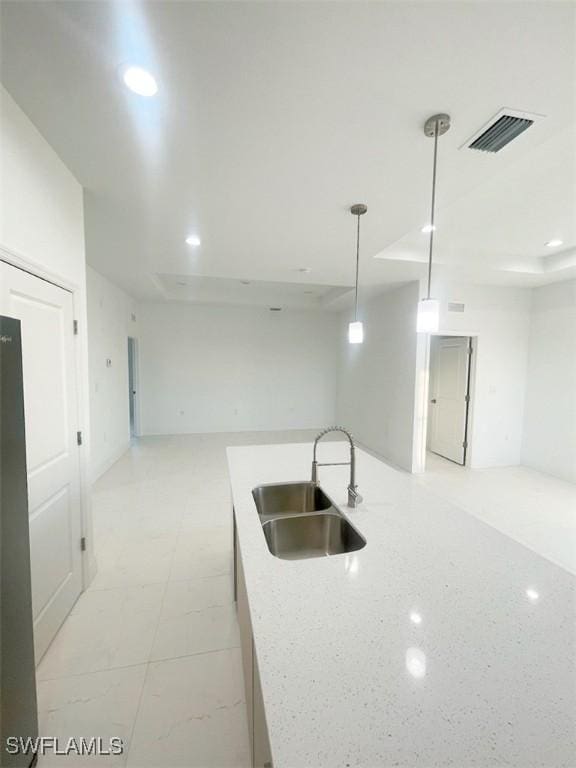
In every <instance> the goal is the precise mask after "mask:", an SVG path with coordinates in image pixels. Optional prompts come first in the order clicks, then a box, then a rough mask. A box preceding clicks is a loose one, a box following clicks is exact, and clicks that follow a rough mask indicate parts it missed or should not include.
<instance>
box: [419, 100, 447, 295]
mask: <svg viewBox="0 0 576 768" xmlns="http://www.w3.org/2000/svg"><path fill="white" fill-rule="evenodd" d="M449 128H450V115H444V114H440V115H433V116H432V117H429V118H428V120H426V123H425V124H424V133H425V134H426V136H429V137H434V160H433V164H432V201H431V204H430V225H429V226H430V241H429V245H428V290H427V292H426V298H427V299H429V298H430V289H431V286H432V254H433V252H434V226H435V225H434V221H435V213H436V175H437V164H438V137H439V136H442V135H443V134H445V133H446V131H447V130H448V129H449Z"/></svg>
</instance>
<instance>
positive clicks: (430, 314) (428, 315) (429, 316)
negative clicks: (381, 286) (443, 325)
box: [416, 299, 440, 333]
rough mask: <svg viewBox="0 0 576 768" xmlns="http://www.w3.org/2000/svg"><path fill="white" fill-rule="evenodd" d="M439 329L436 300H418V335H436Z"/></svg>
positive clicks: (438, 303)
mask: <svg viewBox="0 0 576 768" xmlns="http://www.w3.org/2000/svg"><path fill="white" fill-rule="evenodd" d="M439 327H440V302H439V301H438V299H420V301H419V302H418V319H417V323H416V330H417V331H418V333H436V331H437V330H438V328H439Z"/></svg>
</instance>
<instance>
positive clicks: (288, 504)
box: [252, 482, 332, 518]
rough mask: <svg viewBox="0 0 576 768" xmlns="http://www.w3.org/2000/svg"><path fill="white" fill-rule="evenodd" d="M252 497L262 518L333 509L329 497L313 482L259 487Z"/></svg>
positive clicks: (255, 489)
mask: <svg viewBox="0 0 576 768" xmlns="http://www.w3.org/2000/svg"><path fill="white" fill-rule="evenodd" d="M252 496H253V497H254V501H255V502H256V509H257V510H258V514H259V515H260V516H261V518H270V517H278V516H280V515H295V514H296V515H297V514H303V513H310V512H321V511H323V510H326V509H330V507H332V502H331V501H330V499H329V498H328V496H326V494H325V493H324V492H323V491H322V490H321V489H320V488H319V487H318V486H317V485H316V484H315V483H311V482H296V483H283V484H281V485H259V486H258V487H257V488H254V490H253V491H252Z"/></svg>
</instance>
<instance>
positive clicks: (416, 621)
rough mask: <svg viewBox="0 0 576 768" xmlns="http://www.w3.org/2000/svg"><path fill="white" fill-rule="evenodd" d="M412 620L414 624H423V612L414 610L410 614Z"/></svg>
mask: <svg viewBox="0 0 576 768" xmlns="http://www.w3.org/2000/svg"><path fill="white" fill-rule="evenodd" d="M410 621H411V622H412V624H422V616H421V614H419V613H417V612H416V611H412V613H411V614H410Z"/></svg>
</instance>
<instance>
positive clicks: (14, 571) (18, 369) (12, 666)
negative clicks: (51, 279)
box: [0, 316, 38, 768]
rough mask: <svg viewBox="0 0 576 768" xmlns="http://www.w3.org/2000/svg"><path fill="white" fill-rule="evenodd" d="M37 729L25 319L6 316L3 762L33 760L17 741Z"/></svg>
mask: <svg viewBox="0 0 576 768" xmlns="http://www.w3.org/2000/svg"><path fill="white" fill-rule="evenodd" d="M37 735H38V715H37V706H36V669H35V663H34V638H33V624H32V590H31V579H30V535H29V522H28V489H27V482H26V436H25V431H24V393H23V382H22V346H21V336H20V321H19V320H14V319H12V318H9V317H1V316H0V766H1V767H2V768H22V767H23V766H26V768H28V766H31V765H32V764H33V763H34V762H35V761H36V758H35V756H34V754H33V753H32V752H31V751H30V750H28V751H27V752H25V751H23V750H22V749H19V750H18V751H15V747H14V741H15V740H16V739H17V740H20V739H22V740H24V741H26V739H28V738H30V739H35V738H36V737H37ZM20 743H21V742H20Z"/></svg>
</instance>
